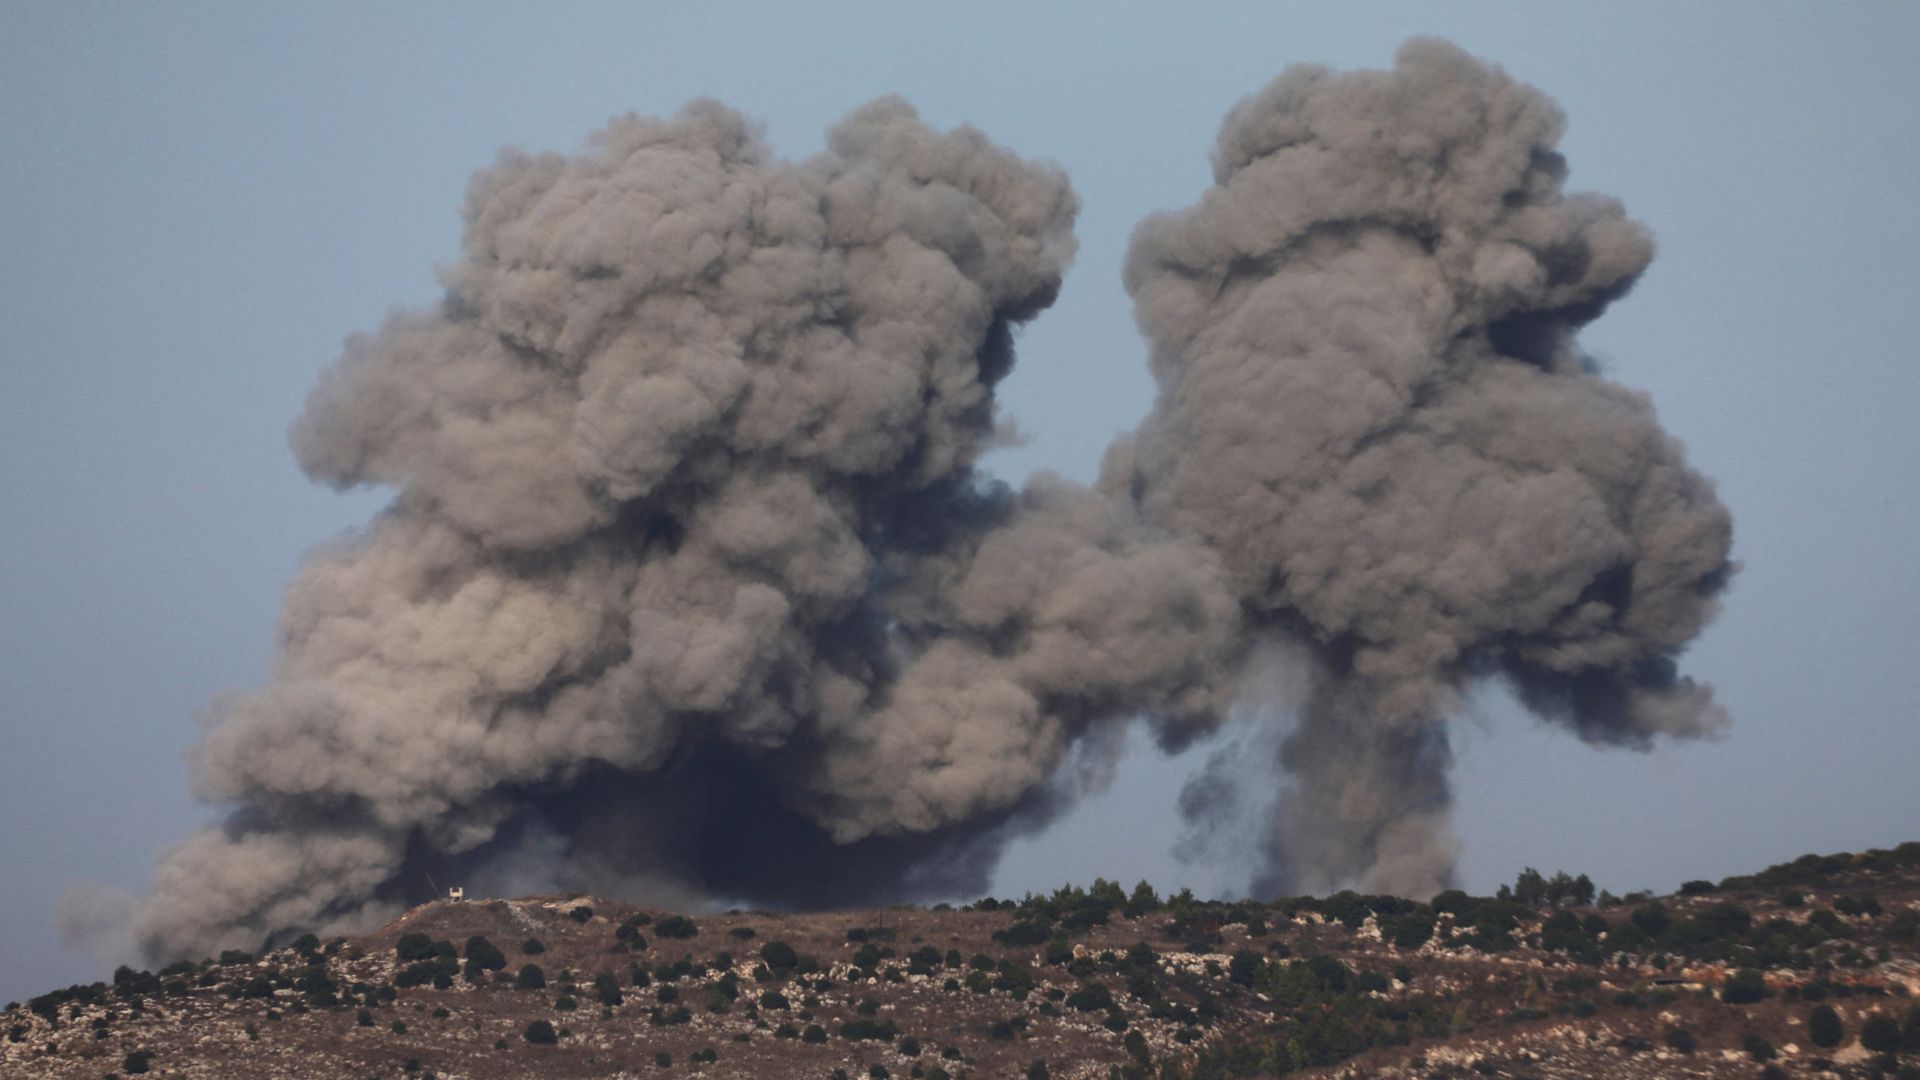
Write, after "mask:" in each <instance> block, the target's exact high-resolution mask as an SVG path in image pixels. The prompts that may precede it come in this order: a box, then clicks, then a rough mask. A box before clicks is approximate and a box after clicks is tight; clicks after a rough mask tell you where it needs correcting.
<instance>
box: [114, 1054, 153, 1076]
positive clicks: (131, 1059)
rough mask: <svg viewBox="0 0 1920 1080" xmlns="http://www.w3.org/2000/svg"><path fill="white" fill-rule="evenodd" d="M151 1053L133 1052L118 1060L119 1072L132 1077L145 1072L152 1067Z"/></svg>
mask: <svg viewBox="0 0 1920 1080" xmlns="http://www.w3.org/2000/svg"><path fill="white" fill-rule="evenodd" d="M152 1062H153V1051H151V1050H135V1051H134V1052H133V1053H131V1054H128V1055H127V1056H126V1057H124V1058H122V1059H121V1060H120V1071H121V1072H124V1073H126V1074H127V1075H129V1076H132V1075H134V1074H136V1073H143V1072H146V1071H147V1069H148V1068H150V1067H151V1066H152Z"/></svg>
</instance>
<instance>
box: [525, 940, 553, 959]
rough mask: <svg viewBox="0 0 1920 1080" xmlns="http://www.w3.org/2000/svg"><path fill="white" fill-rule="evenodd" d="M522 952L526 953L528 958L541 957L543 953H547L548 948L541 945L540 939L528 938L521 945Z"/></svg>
mask: <svg viewBox="0 0 1920 1080" xmlns="http://www.w3.org/2000/svg"><path fill="white" fill-rule="evenodd" d="M520 951H521V952H523V953H526V954H527V955H528V956H539V955H540V954H541V953H543V952H546V951H547V947H546V946H545V945H542V944H541V943H540V939H539V938H528V939H527V940H525V941H523V942H521V943H520Z"/></svg>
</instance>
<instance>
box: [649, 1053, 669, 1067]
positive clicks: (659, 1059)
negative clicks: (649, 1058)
mask: <svg viewBox="0 0 1920 1080" xmlns="http://www.w3.org/2000/svg"><path fill="white" fill-rule="evenodd" d="M653 1063H654V1064H655V1065H658V1066H660V1067H661V1068H663V1069H664V1068H666V1067H667V1066H669V1065H672V1064H673V1055H672V1054H669V1053H667V1052H666V1051H665V1050H659V1051H656V1052H655V1053H654V1055H653Z"/></svg>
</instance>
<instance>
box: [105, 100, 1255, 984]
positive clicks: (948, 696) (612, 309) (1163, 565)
mask: <svg viewBox="0 0 1920 1080" xmlns="http://www.w3.org/2000/svg"><path fill="white" fill-rule="evenodd" d="M1076 208H1077V201H1076V199H1075V196H1074V195H1073V193H1072V191H1071V189H1070V188H1069V187H1068V184H1067V181H1066V178H1065V177H1064V176H1063V175H1061V174H1060V173H1059V172H1058V171H1057V170H1055V169H1052V168H1048V167H1044V166H1039V165H1035V164H1031V163H1028V162H1025V161H1022V160H1020V159H1018V158H1016V157H1015V156H1013V155H1012V154H1009V153H1007V152H1005V151H1003V150H1000V149H998V148H996V147H994V146H993V145H991V144H990V143H988V142H987V141H986V140H985V139H984V138H982V137H981V136H980V135H979V134H977V133H975V132H972V131H967V130H962V131H958V132H955V133H951V134H940V133H937V132H934V131H932V130H929V129H928V128H927V127H926V126H924V125H923V124H922V123H921V122H920V121H919V120H918V118H917V117H916V116H915V115H914V114H913V112H912V110H911V109H909V108H908V107H907V106H906V105H904V104H902V103H900V102H898V101H880V102H876V103H874V104H872V105H869V106H867V107H865V108H863V109H861V110H859V111H857V112H855V113H854V114H852V115H851V116H849V117H848V118H847V119H846V120H845V121H843V122H842V123H841V124H840V125H838V126H837V127H836V128H834V130H833V131H832V132H831V133H830V136H829V149H828V150H827V152H826V153H825V154H823V155H822V156H820V157H819V158H817V159H815V160H812V161H808V162H805V163H801V164H791V163H786V162H782V161H778V160H774V159H773V158H772V157H771V156H770V155H769V153H768V152H767V150H766V149H765V147H764V146H763V144H762V143H761V141H760V140H759V138H758V137H757V135H756V133H755V132H754V131H753V130H752V129H751V128H750V126H749V125H748V124H746V123H745V122H744V121H743V120H742V119H741V118H740V117H739V116H738V115H736V114H734V113H733V112H731V111H729V110H727V109H726V108H724V107H722V106H720V105H717V104H713V103H705V102H703V103H697V104H695V105H693V106H691V107H689V108H688V109H687V110H686V111H685V112H683V113H682V114H681V115H680V116H678V117H677V118H675V119H673V120H671V121H665V122H661V121H655V120H646V119H624V120H620V121H617V122H615V123H614V124H612V125H611V126H610V127H608V128H607V129H606V130H605V131H603V132H601V133H600V134H599V135H597V136H596V137H595V138H594V140H593V142H592V145H591V147H590V148H589V149H588V151H587V152H586V153H584V154H582V155H581V156H579V157H574V158H567V157H561V156H542V157H529V156H526V155H522V154H511V153H510V154H507V155H505V156H504V157H503V158H502V159H501V160H500V162H499V163H498V164H497V165H495V166H494V167H493V168H492V169H490V170H488V171H486V172H483V173H481V174H480V175H479V176H478V177H477V178H476V179H475V181H474V182H473V184H472V186H471V189H470V190H469V193H468V199H467V206H466V222H467V224H466V230H465V237H464V241H463V255H462V259H461V260H460V262H459V263H458V264H457V265H455V266H454V267H453V268H452V269H450V270H449V271H448V272H447V280H446V287H447V292H446V298H445V300H444V301H443V302H442V303H441V304H440V305H439V307H438V308H437V309H435V310H433V311H430V312H423V313H418V314H403V315H398V316H395V317H393V318H392V319H390V320H389V321H388V323H387V325H386V326H384V327H383V328H382V329H381V330H380V332H379V333H377V334H375V335H373V336H372V337H369V338H365V339H360V340H355V341H352V342H350V343H349V345H348V349H347V353H346V355H345V357H343V358H342V359H341V360H340V362H339V363H338V364H337V365H335V366H334V368H333V369H332V370H331V371H329V372H328V373H327V374H326V376H325V377H324V378H323V379H322V380H321V382H320V385H319V386H318V387H317V388H316V389H315V391H314V392H313V395H312V397H311V398H310V400H309V401H308V404H307V409H306V412H305V415H304V416H302V417H301V418H300V420H299V422H298V423H297V424H296V425H295V427H294V431H293V443H294V447H295V450H296V451H297V453H298V456H299V458H300V461H301V464H302V465H303V466H304V467H305V468H306V470H307V471H308V472H309V473H310V474H311V475H313V476H315V477H316V478H318V479H321V480H323V481H325V482H328V483H330V484H334V485H339V486H343V487H344V486H347V485H353V484H363V483H381V484H387V485H391V486H392V487H394V488H395V489H397V491H398V496H397V498H396V499H395V501H394V503H393V505H392V506H391V508H390V509H389V510H388V511H387V512H386V513H384V514H383V515H382V516H381V517H380V518H379V519H378V520H376V521H375V522H374V523H373V524H372V525H371V526H370V527H369V528H368V529H367V530H366V531H365V533H364V534H363V535H360V536H357V537H354V538H352V539H350V540H347V541H345V542H343V543H341V544H339V545H337V546H335V547H334V548H332V549H330V550H326V551H323V552H321V553H320V554H318V555H317V556H315V557H314V558H312V559H311V560H310V561H309V563H308V564H307V566H306V567H305V568H304V570H303V571H302V573H301V575H300V577H299V579H298V580H297V581H295V583H294V584H293V586H292V587H291V589H290V590H289V591H288V595H287V599H286V604H285V609H284V612H283V615H282V624H281V636H282V639H283V650H282V654H281V658H280V661H279V665H278V670H277V671H276V672H275V674H274V679H273V681H272V683H271V685H269V686H267V687H266V688H265V689H263V690H260V691H258V692H255V693H250V694H246V695H242V696H239V697H237V698H235V699H233V700H231V701H228V702H225V703H224V704H223V705H222V706H221V707H220V709H219V710H218V712H219V715H218V717H217V723H216V725H215V726H214V728H213V729H212V730H211V732H210V733H209V734H208V735H207V737H206V741H205V743H204V745H203V746H202V747H201V749H200V751H199V754H198V760H197V763H196V764H197V769H198V777H199V784H200V787H201V789H202V791H203V792H204V794H205V795H206V796H207V797H209V798H211V799H214V800H218V801H222V802H227V803H231V804H232V805H234V806H235V807H236V809H235V811H234V813H233V814H232V816H231V817H230V819H229V820H228V821H227V822H226V823H225V825H224V826H223V827H222V828H219V829H215V830H212V831H208V832H205V833H203V834H201V835H199V836H198V837H195V838H194V839H192V840H191V841H190V842H188V843H187V844H186V845H185V846H184V847H183V848H181V849H180V850H178V851H176V852H175V853H173V854H172V855H170V856H169V857H168V858H167V859H166V860H165V861H164V863H163V865H162V866H161V868H160V870H159V873H158V876H157V880H156V883H155V888H154V891H153V893H152V895H151V896H150V897H149V898H148V900H147V901H146V902H145V904H144V905H143V907H142V909H141V911H140V913H139V916H138V924H139V926H138V929H139V931H140V933H141V935H142V937H143V938H144V939H145V940H146V941H148V942H150V943H151V947H152V949H153V951H155V952H157V953H163V954H164V953H201V952H206V951H208V950H211V949H215V948H219V947H226V946H230V945H235V944H255V943H257V942H258V941H259V940H260V939H261V938H263V937H264V936H266V935H268V934H270V933H273V932H275V931H279V930H283V929H286V928H290V927H303V926H304V927H317V928H344V927H352V926H364V925H366V924H367V923H369V922H373V921H377V920H379V919H381V918H383V917H385V916H386V915H388V914H390V913H391V912H392V911H393V910H395V907H396V905H399V904H402V903H404V902H406V901H407V900H408V899H416V900H417V899H418V898H419V897H420V896H421V895H422V894H423V892H424V890H425V879H428V878H431V877H433V876H434V870H435V869H437V868H438V869H443V871H453V872H457V873H459V874H460V875H461V876H462V877H463V878H465V879H467V880H469V881H470V882H471V881H474V880H475V879H477V880H478V881H479V882H480V883H483V884H484V883H486V882H488V881H495V880H497V881H499V882H501V883H502V884H503V885H505V886H511V887H521V888H526V887H534V886H537V885H539V884H542V883H545V884H548V885H549V886H552V885H554V884H573V885H591V886H595V887H601V888H607V887H620V888H624V889H627V890H629V891H638V892H643V893H652V894H655V895H664V896H669V897H675V896H684V895H686V894H696V895H720V896H728V895H731V896H745V897H752V898H764V899H768V900H773V901H784V902H790V903H816V904H818V903H834V902H844V901H850V900H856V899H871V898H877V897H887V896H891V895H897V894H900V893H907V894H912V893H916V892H921V893H924V892H937V891H944V890H954V891H958V890H961V889H969V888H971V889H979V888H981V887H982V886H983V884H984V880H985V878H984V875H985V873H986V871H987V870H989V869H990V867H991V856H992V854H993V852H994V850H995V849H996V845H997V840H996V837H997V836H998V835H1000V834H1001V833H1002V832H1003V831H1004V830H1005V829H1006V828H1010V827H1014V826H1015V825H1017V824H1019V823H1020V822H1021V821H1023V820H1024V821H1027V822H1031V821H1033V820H1037V819H1038V818H1040V817H1043V816H1044V814H1045V811H1046V810H1047V809H1048V802H1049V800H1048V798H1047V794H1048V793H1047V791H1046V789H1045V787H1044V781H1046V780H1047V779H1048V777H1049V776H1050V775H1051V774H1052V773H1053V771H1054V769H1055V767H1056V766H1057V765H1058V764H1060V762H1061V761H1062V760H1063V757H1064V756H1065V755H1067V754H1068V752H1069V749H1070V746H1071V745H1072V744H1073V743H1074V742H1075V740H1076V738H1078V737H1079V736H1080V735H1081V734H1082V733H1083V732H1084V731H1085V730H1086V729H1087V728H1088V726H1089V725H1090V724H1093V723H1094V722H1096V721H1098V720H1100V719H1102V718H1107V717H1125V716H1127V715H1130V714H1131V713H1133V712H1135V711H1137V710H1141V709H1146V710H1149V711H1151V712H1153V713H1154V714H1155V715H1156V716H1158V717H1160V718H1161V719H1162V722H1163V723H1164V724H1167V725H1172V726H1175V727H1178V726H1182V725H1202V726H1204V725H1206V724H1209V723H1211V722H1212V720H1213V718H1214V717H1215V716H1217V715H1218V713H1219V711H1220V710H1219V707H1218V704H1217V702H1216V701H1215V698H1214V695H1216V694H1217V693H1218V688H1219V687H1221V686H1223V685H1225V680H1224V679H1223V678H1222V672H1221V671H1220V670H1217V669H1216V667H1215V665H1217V664H1218V663H1220V662H1221V660H1222V658H1223V657H1224V655H1225V650H1226V648H1227V647H1228V645H1229V644H1230V643H1231V641H1232V640H1233V639H1234V637H1235V626H1236V622H1237V620H1238V611H1237V608H1236V606H1235V604H1234V602H1233V600H1232V598H1231V596H1229V595H1228V594H1227V593H1226V592H1225V590H1224V586H1223V577H1222V575H1221V574H1220V572H1219V569H1218V562H1217V560H1215V559H1213V558H1212V557H1211V556H1210V555H1209V554H1207V553H1206V552H1204V551H1202V550H1199V549H1197V548H1195V547H1193V546H1191V545H1188V544H1184V543H1177V542H1172V541H1168V540H1166V539H1164V538H1162V537H1158V536H1156V535H1154V534H1152V533H1151V532H1150V531H1149V530H1148V529H1147V528H1145V527H1144V526H1143V525H1142V524H1141V523H1140V522H1138V521H1137V520H1136V519H1135V518H1134V517H1133V514H1132V510H1131V508H1130V507H1128V506H1126V505H1124V504H1122V503H1119V502H1117V501H1112V500H1107V499H1103V498H1101V497H1099V496H1097V495H1095V494H1094V493H1092V492H1090V491H1087V490H1085V489H1079V488H1075V487H1073V486H1071V485H1069V484H1066V483H1064V482H1062V481H1059V480H1056V479H1051V478H1046V477H1042V478H1039V479H1037V480H1036V481H1035V482H1034V484H1033V485H1032V486H1031V487H1029V488H1028V489H1027V490H1026V491H1024V492H1022V493H1019V494H1017V495H1016V494H1013V493H1010V492H1008V491H1006V490H1005V489H1003V488H1000V487H997V486H994V485H991V484H987V483H983V482H982V481H980V480H979V479H978V478H976V476H975V475H974V472H973V462H974V460H975V459H976V457H977V456H978V455H979V454H980V453H981V452H982V450H983V449H985V448H986V447H987V446H988V445H989V444H990V440H991V438H992V435H993V424H994V416H993V401H992V389H993V386H994V384H995V383H996V382H997V381H998V380H999V379H1000V378H1001V377H1003V376H1004V375H1005V374H1006V373H1007V371H1008V369H1009V366H1010V364H1011V361H1012V353H1011V342H1012V335H1011V329H1012V326H1013V324H1015V323H1017V322H1020V321H1022V320H1025V319H1028V318H1031V317H1032V316H1033V315H1034V314H1036V313H1037V312H1039V311H1040V310H1041V309H1042V308H1044V307H1045V306H1046V305H1047V304H1048V303H1050V302H1051V300H1052V299H1053V297H1054V295H1055V293H1056V291H1057V290H1058V288H1059V286H1060V279H1061V275H1062V273H1063V271H1064V270H1065V267H1066V264H1067V261H1068V259H1069V258H1070V256H1071V254H1072V250H1073V239H1072V234H1071V226H1072V221H1073V216H1074V213H1075V211H1076ZM447 876H450V875H449V874H446V873H443V875H442V880H445V879H446V877H447Z"/></svg>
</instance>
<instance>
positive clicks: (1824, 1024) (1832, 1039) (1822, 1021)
mask: <svg viewBox="0 0 1920 1080" xmlns="http://www.w3.org/2000/svg"><path fill="white" fill-rule="evenodd" d="M1846 1036H1847V1027H1846V1025H1845V1024H1842V1023H1841V1022H1840V1014H1839V1013H1837V1012H1834V1011H1833V1006H1831V1005H1821V1006H1818V1007H1816V1008H1815V1009H1814V1010H1813V1011H1812V1012H1811V1013H1808V1014H1807V1039H1808V1040H1809V1041H1811V1042H1812V1043H1813V1045H1815V1046H1818V1047H1822V1048H1825V1049H1831V1048H1832V1047H1835V1046H1839V1045H1840V1040H1841V1039H1844V1038H1846Z"/></svg>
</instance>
